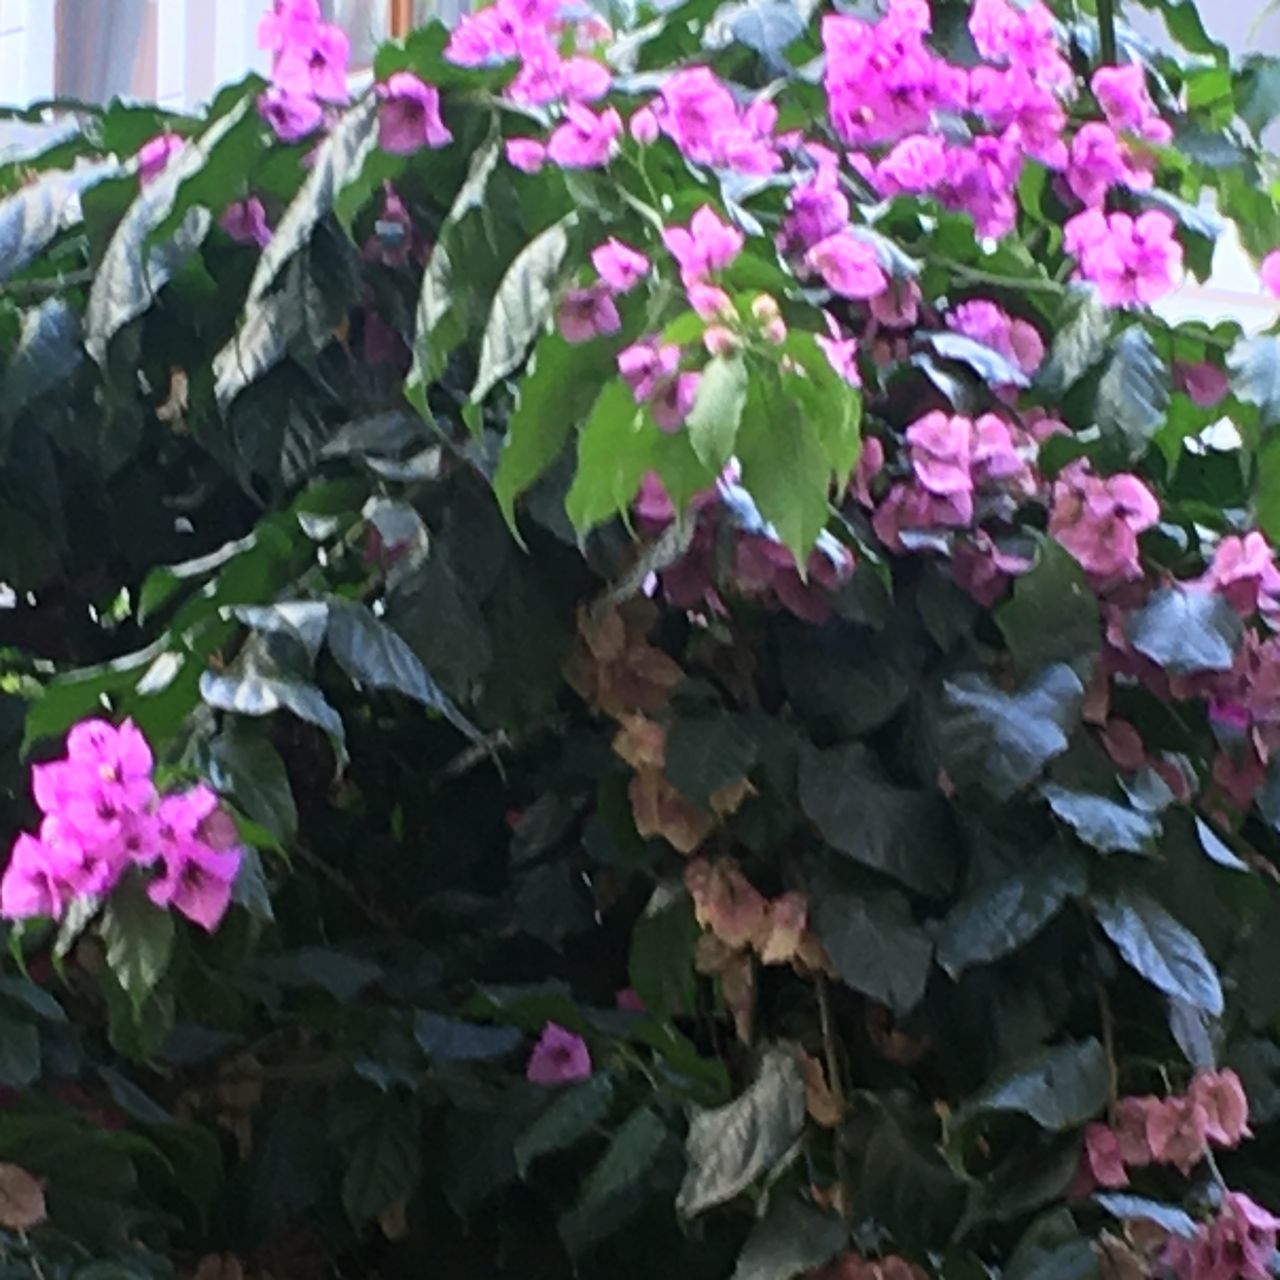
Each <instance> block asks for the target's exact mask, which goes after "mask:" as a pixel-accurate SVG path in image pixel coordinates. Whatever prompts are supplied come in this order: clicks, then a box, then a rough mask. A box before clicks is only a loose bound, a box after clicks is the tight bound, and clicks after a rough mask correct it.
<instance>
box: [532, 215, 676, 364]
mask: <svg viewBox="0 0 1280 1280" xmlns="http://www.w3.org/2000/svg"><path fill="white" fill-rule="evenodd" d="M591 265H592V266H593V267H595V269H596V275H597V276H598V279H597V281H596V282H595V283H594V284H592V285H590V286H588V287H586V288H580V289H570V290H569V292H568V293H566V294H565V296H564V298H563V300H562V301H561V303H560V311H559V314H558V316H557V323H558V325H559V328H560V333H561V336H562V337H563V338H564V339H565V341H566V342H589V341H590V340H591V339H592V338H595V337H598V336H600V335H601V334H611V333H617V332H618V330H619V329H620V328H622V319H621V317H620V316H619V315H618V307H617V304H616V303H615V302H614V299H615V298H618V297H621V296H622V295H623V294H624V293H630V291H631V290H632V289H634V288H635V287H636V285H638V284H639V283H640V282H641V281H642V280H643V279H644V278H645V276H647V275H648V274H649V259H648V258H646V257H645V256H644V254H643V253H640V252H639V250H637V249H633V248H632V247H631V246H630V245H627V244H623V243H622V241H621V240H617V239H612V238H611V239H609V240H606V241H605V242H604V243H603V244H600V245H597V246H596V247H595V249H594V250H592V253H591ZM677 363H678V360H677Z"/></svg>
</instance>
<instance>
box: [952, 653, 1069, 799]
mask: <svg viewBox="0 0 1280 1280" xmlns="http://www.w3.org/2000/svg"><path fill="white" fill-rule="evenodd" d="M1083 698H1084V686H1083V685H1082V684H1081V683H1080V678H1079V677H1078V676H1077V675H1076V673H1075V672H1074V671H1072V670H1071V668H1070V667H1068V666H1065V665H1063V664H1061V663H1059V664H1056V665H1054V666H1051V667H1046V668H1045V670H1044V671H1042V672H1041V673H1040V674H1039V675H1038V676H1036V677H1035V679H1033V680H1031V681H1029V682H1028V683H1027V684H1025V685H1024V686H1023V687H1022V688H1021V689H1020V690H1019V691H1018V692H1016V693H1005V692H1004V691H1003V690H1002V689H1000V688H998V687H997V686H996V685H995V684H993V683H992V681H991V680H990V678H989V677H987V676H984V675H980V674H978V673H976V672H972V673H966V674H964V675H960V676H957V677H956V678H955V679H954V680H948V681H947V682H946V683H945V684H944V686H943V695H942V702H941V707H940V710H939V715H938V724H937V732H938V745H939V748H940V750H941V753H942V760H943V767H944V768H945V769H946V770H947V773H948V774H949V775H950V777H951V779H952V781H953V782H955V783H956V784H957V785H959V786H962V787H963V786H968V785H970V784H972V783H977V784H978V785H980V786H981V787H982V788H983V789H984V790H986V791H987V792H989V793H990V794H991V795H992V796H994V797H995V798H996V799H997V800H1008V799H1010V798H1011V797H1012V796H1013V795H1014V794H1015V793H1016V792H1017V791H1019V790H1021V789H1022V788H1023V787H1025V786H1027V784H1028V783H1030V782H1032V781H1034V780H1035V778H1036V776H1037V775H1038V774H1039V773H1040V771H1041V770H1042V769H1043V768H1044V767H1045V765H1047V764H1048V763H1049V761H1050V760H1052V759H1053V758H1054V757H1055V756H1057V755H1060V754H1061V753H1062V752H1063V751H1065V750H1066V748H1067V739H1068V736H1069V734H1070V733H1071V731H1072V730H1073V729H1074V728H1075V725H1076V722H1077V721H1078V720H1079V718H1080V709H1081V706H1082V703H1083Z"/></svg>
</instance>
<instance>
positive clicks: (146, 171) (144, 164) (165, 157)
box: [138, 133, 186, 187]
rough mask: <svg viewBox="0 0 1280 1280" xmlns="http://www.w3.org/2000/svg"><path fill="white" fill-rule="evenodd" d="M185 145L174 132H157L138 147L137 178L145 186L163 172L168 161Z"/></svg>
mask: <svg viewBox="0 0 1280 1280" xmlns="http://www.w3.org/2000/svg"><path fill="white" fill-rule="evenodd" d="M185 145H186V143H185V142H184V141H183V139H181V138H179V137H178V136H177V134H174V133H158V134H156V136H155V137H154V138H152V139H150V140H149V141H147V142H144V143H143V144H142V146H141V147H140V148H139V149H138V179H139V181H140V182H141V183H142V185H143V186H144V187H145V186H146V185H147V183H149V182H154V181H155V180H156V179H157V178H158V177H159V176H160V175H161V173H163V172H164V170H165V168H166V166H167V165H168V163H169V161H170V160H172V159H173V157H174V156H175V155H177V153H178V152H179V151H181V150H182V148H183V147H184V146H185Z"/></svg>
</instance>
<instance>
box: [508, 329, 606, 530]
mask: <svg viewBox="0 0 1280 1280" xmlns="http://www.w3.org/2000/svg"><path fill="white" fill-rule="evenodd" d="M613 371H614V368H613V356H612V353H611V352H610V350H609V349H608V347H607V346H606V345H605V344H604V343H600V342H587V343H581V344H578V345H570V344H569V343H567V342H566V341H565V340H564V339H563V338H562V337H561V336H560V335H559V334H558V333H548V334H546V335H544V336H543V337H542V338H541V339H540V340H539V342H538V345H537V346H536V347H535V348H534V352H533V356H532V358H531V360H530V367H529V368H528V369H527V370H526V371H525V374H524V376H523V377H522V378H521V379H520V384H519V387H518V389H517V401H516V407H515V410H514V411H513V412H512V414H511V417H510V418H509V419H508V420H507V434H506V437H505V439H504V440H503V442H502V453H501V454H500V455H499V456H498V470H497V474H496V475H495V476H494V480H493V490H494V493H495V494H496V495H497V498H498V505H499V506H500V507H501V508H502V514H503V515H504V516H505V517H506V520H507V524H508V525H510V526H511V528H512V529H514V528H515V523H516V520H515V504H516V499H517V498H518V497H519V496H520V495H521V494H522V493H524V491H525V490H526V489H528V488H529V487H530V486H531V485H532V484H533V483H534V482H535V481H536V480H537V479H538V478H539V477H540V476H541V475H542V474H543V472H545V471H546V470H547V468H548V467H549V466H551V464H552V463H553V462H554V461H555V460H556V458H557V457H559V455H560V451H561V450H562V449H563V448H564V445H565V441H567V440H568V439H569V436H570V433H571V432H572V431H573V430H574V428H575V427H576V426H577V425H578V424H579V422H580V421H581V420H582V418H583V417H584V416H585V415H586V414H587V413H588V412H589V411H590V409H591V405H592V402H593V401H594V399H595V397H596V396H597V395H598V394H599V391H600V386H601V384H602V383H603V382H604V381H605V379H607V378H608V376H609V375H610V374H611V373H612V372H613Z"/></svg>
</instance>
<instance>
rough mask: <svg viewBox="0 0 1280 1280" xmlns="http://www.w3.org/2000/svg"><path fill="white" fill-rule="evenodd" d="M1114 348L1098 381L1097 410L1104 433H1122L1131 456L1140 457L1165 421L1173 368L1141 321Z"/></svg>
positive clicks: (1121, 337)
mask: <svg viewBox="0 0 1280 1280" xmlns="http://www.w3.org/2000/svg"><path fill="white" fill-rule="evenodd" d="M1112 350H1113V354H1112V356H1111V359H1110V361H1109V362H1108V364H1107V368H1106V372H1105V373H1103V375H1102V378H1101V380H1100V381H1099V383H1098V398H1097V401H1096V404H1095V410H1094V411H1095V413H1096V415H1097V420H1098V426H1099V427H1101V429H1102V431H1103V433H1104V435H1105V434H1106V433H1108V432H1110V433H1112V434H1114V435H1116V436H1118V437H1119V439H1120V441H1121V443H1122V444H1123V445H1124V447H1125V449H1126V450H1127V452H1128V454H1129V457H1130V458H1140V457H1141V456H1142V455H1143V454H1144V453H1145V452H1146V450H1147V445H1148V444H1150V442H1151V439H1152V437H1153V436H1154V435H1155V433H1156V432H1157V431H1158V430H1159V428H1160V427H1161V426H1162V425H1163V423H1164V415H1165V412H1166V410H1167V409H1168V407H1169V395H1170V387H1169V370H1168V367H1167V366H1166V365H1165V362H1164V361H1163V360H1162V359H1161V358H1160V356H1159V354H1158V353H1157V351H1156V346H1155V343H1154V342H1153V341H1152V340H1151V335H1150V334H1149V333H1148V332H1147V331H1146V329H1144V328H1143V327H1142V326H1141V325H1140V324H1139V325H1132V326H1130V327H1129V328H1128V329H1126V330H1125V331H1124V332H1123V333H1122V334H1121V335H1120V337H1119V338H1117V339H1116V340H1115V341H1114V342H1113V343H1112Z"/></svg>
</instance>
